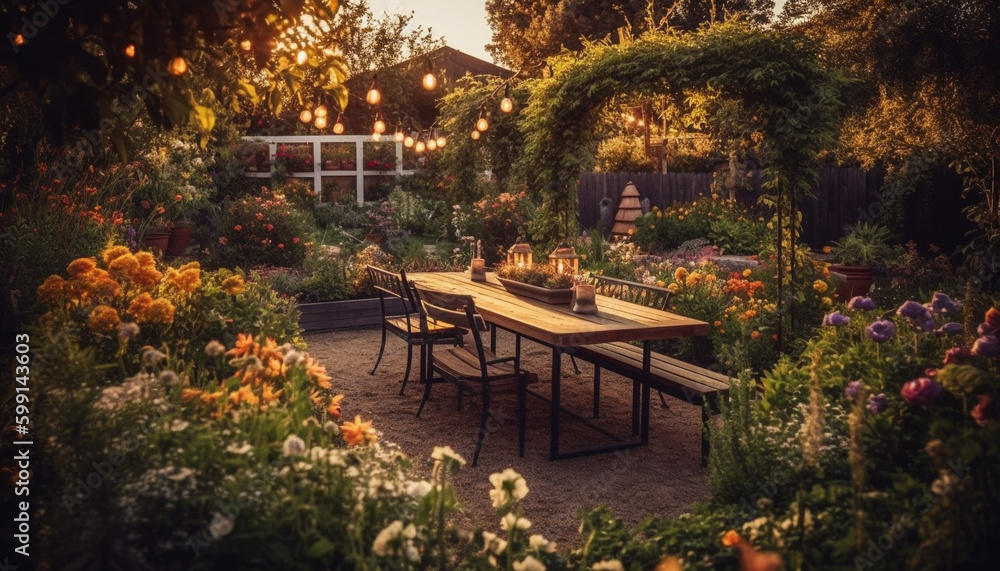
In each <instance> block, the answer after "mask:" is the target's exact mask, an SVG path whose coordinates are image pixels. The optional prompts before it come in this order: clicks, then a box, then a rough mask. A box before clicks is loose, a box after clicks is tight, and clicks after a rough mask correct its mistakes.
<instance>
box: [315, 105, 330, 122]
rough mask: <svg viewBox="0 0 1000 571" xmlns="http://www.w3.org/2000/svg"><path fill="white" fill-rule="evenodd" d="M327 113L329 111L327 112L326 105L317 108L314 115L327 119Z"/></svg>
mask: <svg viewBox="0 0 1000 571" xmlns="http://www.w3.org/2000/svg"><path fill="white" fill-rule="evenodd" d="M327 113H328V111H327V110H326V105H320V106H319V107H317V108H316V110H315V111H313V115H315V116H316V117H317V118H320V117H322V118H324V119H325V118H326V115H327Z"/></svg>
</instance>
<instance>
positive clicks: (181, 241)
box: [167, 224, 193, 256]
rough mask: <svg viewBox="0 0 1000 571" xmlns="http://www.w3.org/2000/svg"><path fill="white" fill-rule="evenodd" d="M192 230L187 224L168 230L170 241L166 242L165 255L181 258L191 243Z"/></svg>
mask: <svg viewBox="0 0 1000 571" xmlns="http://www.w3.org/2000/svg"><path fill="white" fill-rule="evenodd" d="M192 231H193V229H192V228H191V227H190V226H188V225H187V224H180V225H177V226H174V227H173V228H171V229H170V240H169V241H168V242H167V254H169V255H171V256H183V255H184V254H185V253H186V252H187V247H188V244H190V243H191V234H192Z"/></svg>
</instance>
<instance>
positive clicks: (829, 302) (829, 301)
mask: <svg viewBox="0 0 1000 571" xmlns="http://www.w3.org/2000/svg"><path fill="white" fill-rule="evenodd" d="M820 301H822V302H823V305H825V306H827V307H830V306H831V305H833V300H832V299H830V298H828V297H824V298H823V299H821V300H820Z"/></svg>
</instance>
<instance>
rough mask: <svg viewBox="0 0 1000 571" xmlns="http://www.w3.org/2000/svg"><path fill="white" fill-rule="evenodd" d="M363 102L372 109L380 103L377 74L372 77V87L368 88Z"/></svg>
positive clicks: (380, 95) (380, 94)
mask: <svg viewBox="0 0 1000 571" xmlns="http://www.w3.org/2000/svg"><path fill="white" fill-rule="evenodd" d="M365 101H367V102H368V104H369V105H371V106H372V107H374V106H376V105H378V104H379V102H381V101H382V93H381V92H380V91H379V90H378V74H375V75H372V85H371V87H369V88H368V94H367V95H365Z"/></svg>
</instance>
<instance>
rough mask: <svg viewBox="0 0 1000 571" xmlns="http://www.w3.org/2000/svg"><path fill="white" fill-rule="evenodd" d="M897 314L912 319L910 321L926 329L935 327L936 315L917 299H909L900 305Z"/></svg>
mask: <svg viewBox="0 0 1000 571" xmlns="http://www.w3.org/2000/svg"><path fill="white" fill-rule="evenodd" d="M896 315H902V316H903V317H905V318H907V319H909V320H910V323H912V324H913V325H915V326H917V327H920V328H921V329H924V330H927V331H929V330H931V329H934V315H933V314H931V310H930V309H928V308H926V307H924V306H922V305H920V304H919V303H917V302H915V301H907V302H906V303H904V304H903V305H901V306H899V309H897V310H896Z"/></svg>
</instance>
